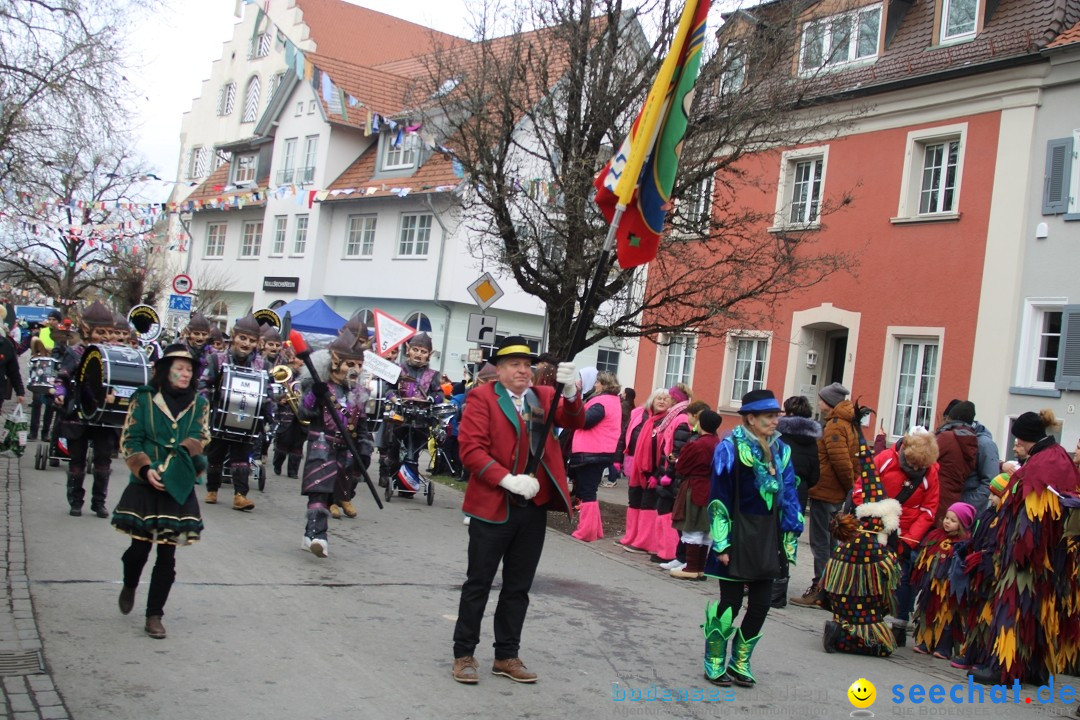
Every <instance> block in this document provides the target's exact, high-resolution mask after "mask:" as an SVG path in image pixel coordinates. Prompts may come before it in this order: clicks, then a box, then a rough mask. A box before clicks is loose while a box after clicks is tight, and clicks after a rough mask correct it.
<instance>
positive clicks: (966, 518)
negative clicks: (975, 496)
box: [949, 502, 975, 530]
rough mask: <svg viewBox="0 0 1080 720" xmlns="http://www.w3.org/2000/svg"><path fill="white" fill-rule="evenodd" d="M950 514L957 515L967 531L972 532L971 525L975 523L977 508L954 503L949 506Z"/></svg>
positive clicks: (966, 504)
mask: <svg viewBox="0 0 1080 720" xmlns="http://www.w3.org/2000/svg"><path fill="white" fill-rule="evenodd" d="M949 512H951V513H952V514H954V515H956V518H957V519H958V520H959V521H960V525H961V526H962V527H963V528H964V529H965V530H970V529H971V524H972V523H973V522H975V508H974V507H973V506H972V505H969V504H968V503H966V502H954V503H953V504H952V505H950V506H949Z"/></svg>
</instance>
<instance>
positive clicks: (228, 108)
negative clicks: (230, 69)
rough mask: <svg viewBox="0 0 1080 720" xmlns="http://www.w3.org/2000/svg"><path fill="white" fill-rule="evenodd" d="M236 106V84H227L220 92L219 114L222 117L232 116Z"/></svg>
mask: <svg viewBox="0 0 1080 720" xmlns="http://www.w3.org/2000/svg"><path fill="white" fill-rule="evenodd" d="M235 105H236V83H234V82H230V83H225V84H224V85H222V86H221V89H220V90H218V102H217V114H218V115H220V116H224V115H231V114H232V111H233V107H234V106H235Z"/></svg>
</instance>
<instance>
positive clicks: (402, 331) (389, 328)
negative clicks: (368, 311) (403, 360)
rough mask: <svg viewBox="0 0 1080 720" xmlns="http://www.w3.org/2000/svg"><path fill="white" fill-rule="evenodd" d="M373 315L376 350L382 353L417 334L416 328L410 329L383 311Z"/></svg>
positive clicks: (377, 310) (376, 311)
mask: <svg viewBox="0 0 1080 720" xmlns="http://www.w3.org/2000/svg"><path fill="white" fill-rule="evenodd" d="M372 315H374V316H375V349H376V350H378V351H379V352H380V353H384V352H388V351H390V350H393V349H394V348H396V347H397V346H398V345H400V344H401V343H403V342H405V341H406V340H408V339H409V338H411V337H412V336H413V335H415V334H416V329H415V328H412V327H409V326H408V325H406V324H405V323H403V322H401V321H400V320H398V319H397V318H395V317H393V316H392V315H387V314H386V313H384V312H383V311H382V310H379V309H375V310H373V311H372ZM379 377H382V376H381V375H380V376H379Z"/></svg>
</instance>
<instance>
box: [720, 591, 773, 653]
mask: <svg viewBox="0 0 1080 720" xmlns="http://www.w3.org/2000/svg"><path fill="white" fill-rule="evenodd" d="M743 585H746V587H747V589H748V590H749V592H748V593H747V596H746V615H744V616H743V621H742V625H740V627H741V628H742V632H743V637H744V638H746V639H747V640H749V639H750V638H752V637H757V635H758V633H760V632H761V628H762V627H763V626H764V625H765V618H766V617H767V616H768V614H769V603H770V602H771V601H772V587H773V581H772V580H754V581H753V582H748V583H742V582H738V581H736V580H721V581H720V610H719V614H723V612H724V611H725V610H727V609H728V608H731V620H732V622H734V621H735V618H737V617H738V616H739V610H741V609H742V600H743Z"/></svg>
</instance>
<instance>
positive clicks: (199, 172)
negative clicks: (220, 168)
mask: <svg viewBox="0 0 1080 720" xmlns="http://www.w3.org/2000/svg"><path fill="white" fill-rule="evenodd" d="M209 164H210V148H208V147H204V146H202V145H196V146H195V147H193V148H191V162H190V163H189V164H188V179H189V180H194V179H196V178H203V177H206V174H207V170H208V169H209V168H208V167H207V166H208V165H209Z"/></svg>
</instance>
